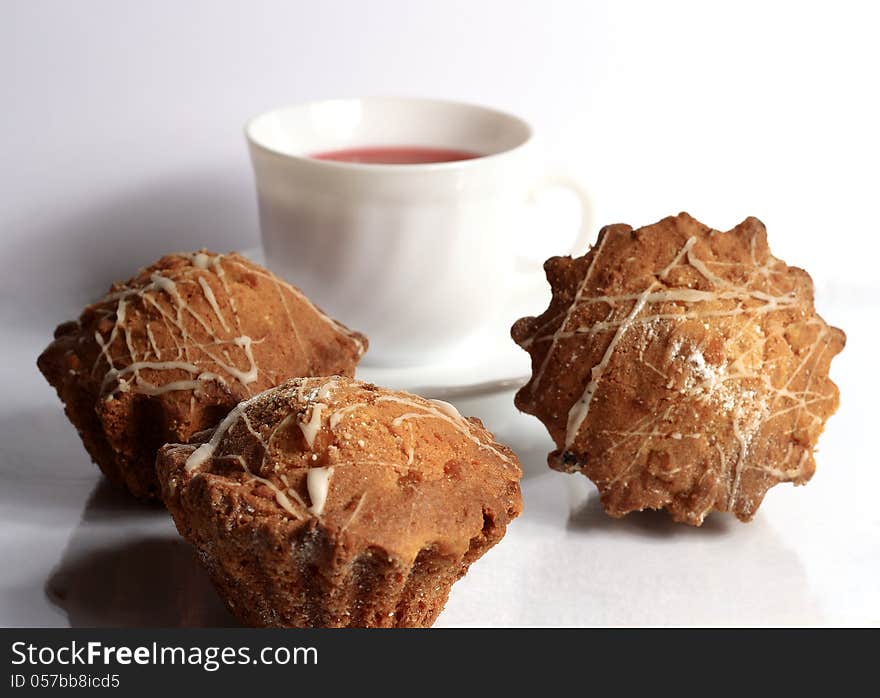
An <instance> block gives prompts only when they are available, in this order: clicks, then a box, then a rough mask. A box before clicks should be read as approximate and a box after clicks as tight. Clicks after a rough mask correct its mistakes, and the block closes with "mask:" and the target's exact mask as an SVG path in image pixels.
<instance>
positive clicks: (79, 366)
mask: <svg viewBox="0 0 880 698" xmlns="http://www.w3.org/2000/svg"><path fill="white" fill-rule="evenodd" d="M366 346H367V341H366V339H365V338H364V337H363V336H362V335H360V334H358V333H356V332H352V331H350V330H348V329H347V328H345V327H343V326H342V325H340V324H339V323H338V322H336V321H335V320H333V319H332V318H329V317H328V316H327V315H325V314H324V313H323V312H321V311H320V310H319V309H318V308H316V307H315V306H314V305H313V304H312V303H311V302H310V301H309V300H308V298H306V297H305V296H304V295H303V294H302V292H300V291H299V289H297V288H295V287H293V286H291V285H290V284H288V283H285V282H284V281H282V280H281V279H279V278H278V277H277V276H275V275H274V274H272V273H271V272H270V271H268V270H267V269H264V268H263V267H261V266H259V265H257V264H254V263H253V262H251V261H249V260H247V259H245V258H244V257H242V256H240V255H237V254H226V255H219V254H212V253H209V252H206V251H200V252H194V253H191V254H174V255H168V256H166V257H162V259H160V260H159V261H157V262H156V263H155V264H153V265H151V266H149V267H147V268H145V269H142V270H141V271H140V272H139V273H138V274H137V276H135V277H133V278H132V279H129V280H128V281H126V282H124V283H116V284H114V285H113V286H112V288H111V289H110V292H109V293H108V294H107V295H106V296H105V297H104V298H102V299H101V300H99V301H98V302H97V303H94V304H92V305H90V306H88V307H87V308H86V309H85V310H84V311H83V312H82V314H81V315H80V317H79V320H77V321H75V322H68V323H65V324H63V325H61V326H59V327H58V329H56V331H55V341H53V342H52V343H51V344H50V345H49V346H48V348H47V349H46V350H45V351H44V352H43V353H42V354H41V355H40V357H39V359H38V361H37V364H38V366H39V368H40V371H42V373H43V375H44V376H45V377H46V380H48V381H49V383H51V384H52V386H53V387H54V388H55V389H56V390H57V391H58V396H59V397H60V398H61V401H62V402H63V403H64V406H65V411H66V413H67V416H68V417H69V418H70V421H71V422H73V424H74V426H75V427H76V429H77V431H78V432H79V434H80V436H81V437H82V440H83V443H84V444H85V447H86V449H87V450H88V452H89V454H90V455H91V457H92V459H93V460H94V461H95V462H96V463H97V464H98V466H99V467H100V468H101V470H102V471H103V472H104V473H105V474H106V475H107V477H108V478H110V479H111V480H112V481H113V482H115V483H118V484H120V485H124V486H125V487H126V488H128V490H129V491H130V492H131V493H132V494H134V495H135V496H136V497H139V498H142V499H151V498H154V497H157V496H158V482H157V480H156V474H155V459H156V450H157V449H158V448H159V446H161V445H162V444H164V443H167V442H179V441H187V440H188V439H189V438H190V436H191V435H192V434H194V433H196V432H198V431H201V430H203V429H206V428H207V427H210V426H213V425H215V424H216V423H217V422H218V421H219V420H220V419H222V418H223V416H224V415H225V414H226V413H227V412H228V411H229V410H231V409H232V408H233V407H234V406H235V405H237V404H238V403H239V402H240V401H241V400H243V399H246V398H248V397H250V396H251V395H255V394H257V393H259V392H261V391H263V390H265V389H266V388H270V387H272V386H275V385H278V384H279V383H282V382H284V381H285V380H287V379H288V378H291V377H293V376H312V375H332V374H341V375H349V376H351V375H354V369H355V366H356V364H357V362H358V360H359V359H360V357H361V355H362V354H363V353H364V351H365V349H366Z"/></svg>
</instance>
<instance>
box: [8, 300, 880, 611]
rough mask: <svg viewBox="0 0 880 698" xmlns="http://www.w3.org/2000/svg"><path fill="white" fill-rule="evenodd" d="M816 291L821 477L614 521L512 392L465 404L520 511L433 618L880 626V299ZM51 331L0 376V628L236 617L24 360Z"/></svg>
mask: <svg viewBox="0 0 880 698" xmlns="http://www.w3.org/2000/svg"><path fill="white" fill-rule="evenodd" d="M820 292H821V293H822V294H823V300H824V301H825V302H824V303H823V304H822V305H823V309H824V311H825V315H826V317H827V318H828V319H829V320H830V321H832V322H833V323H835V324H837V325H839V326H841V327H844V328H845V329H846V330H847V332H848V335H849V337H848V344H847V347H846V349H845V350H844V352H843V354H841V355H840V357H839V358H838V359H836V360H835V363H834V366H833V373H832V375H833V377H834V378H835V380H836V381H837V383H838V384H839V386H840V389H841V394H842V404H841V408H840V411H839V412H838V413H837V414H836V415H835V416H834V417H832V418H831V420H830V422H829V424H828V427H827V430H826V432H825V434H824V435H823V437H822V440H821V442H820V448H819V452H818V470H817V473H816V475H815V477H814V478H813V480H812V481H811V482H810V483H809V484H808V485H807V486H806V487H800V488H797V489H795V488H793V487H791V486H789V485H780V486H777V487H776V488H774V489H772V490H771V491H770V492H769V494H768V495H767V498H766V500H765V502H764V504H763V506H762V507H761V509H760V510H759V512H758V514H757V516H756V517H755V520H754V521H753V522H751V523H749V524H742V523H740V522H738V521H737V520H736V519H735V518H733V517H732V516H730V515H719V514H713V515H711V516H710V517H709V518H708V519H707V521H706V523H705V524H704V525H703V527H702V528H701V529H693V528H690V527H687V526H684V525H681V524H675V523H673V522H671V521H670V520H669V519H668V518H667V516H666V515H665V514H662V513H655V512H648V513H641V514H633V515H630V516H628V517H627V518H625V519H623V520H613V519H610V518H608V517H607V516H606V515H605V514H604V513H603V512H602V510H601V509H600V507H599V504H598V498H597V496H596V494H595V491H594V488H593V486H592V485H591V484H590V483H589V482H588V481H587V479H586V478H584V477H582V476H578V475H566V474H562V473H557V472H554V471H551V470H549V469H548V468H547V467H546V465H545V457H546V453H547V451H548V450H550V448H551V442H550V440H549V438H548V436H547V435H546V432H545V431H544V429H543V427H542V426H541V424H540V423H539V422H538V421H537V420H536V419H534V418H532V417H530V416H527V415H522V414H519V413H518V412H517V411H516V410H515V409H514V407H513V404H512V394H511V393H509V392H506V393H500V394H497V395H494V396H492V397H482V398H468V399H460V400H457V401H456V402H457V406H458V407H459V409H460V410H461V411H462V412H463V413H465V414H475V415H478V416H480V417H481V418H482V419H483V420H484V421H485V423H486V424H487V426H488V427H489V428H490V429H492V430H493V431H494V432H495V434H496V435H497V437H498V438H499V439H500V440H501V441H503V442H506V443H508V444H510V445H511V446H512V447H513V448H514V450H515V451H516V452H517V454H518V455H519V457H520V459H521V460H522V463H523V466H524V473H525V474H524V478H523V482H522V488H523V496H524V500H525V510H524V513H523V514H522V516H521V517H520V518H519V519H517V520H516V521H515V522H514V523H513V524H512V525H511V527H510V529H509V531H508V534H507V536H506V537H505V538H504V539H503V541H502V542H501V543H500V544H499V545H498V546H496V547H495V548H494V549H492V550H491V551H489V553H488V554H487V555H486V556H485V557H484V558H483V559H481V560H480V561H479V562H477V563H476V564H475V565H474V566H473V567H472V568H471V571H470V572H469V573H468V575H467V576H466V577H465V578H464V579H462V580H461V581H460V582H458V583H457V584H456V586H455V587H454V588H453V591H452V595H451V597H450V600H449V603H448V605H447V608H446V610H445V611H444V612H443V614H442V615H441V616H440V619H439V621H438V626H441V627H445V626H474V625H476V626H484V625H489V626H510V625H516V626H521V625H633V624H635V625H642V624H650V625H654V624H662V625H666V624H674V625H691V624H712V625H715V624H735V625H740V624H746V625H751V624H761V625H764V624H785V625H789V624H834V625H836V624H865V623H877V622H880V594H878V583H877V579H878V576H880V508H878V507H877V504H876V496H877V495H876V493H877V492H878V491H880V467H878V457H877V449H876V447H875V445H874V436H875V434H876V431H877V424H876V418H877V408H876V403H875V400H876V395H878V394H880V392H878V391H880V382H878V374H877V371H876V370H875V357H876V347H877V346H878V341H880V334H878V331H877V326H876V323H875V322H872V321H869V320H870V319H874V320H876V318H877V317H878V311H880V305H878V303H877V301H876V299H875V298H873V297H864V296H861V295H859V294H858V293H856V292H855V291H853V290H847V289H845V288H827V289H820ZM9 302H16V301H15V300H14V299H11V300H10V299H4V303H9ZM51 325H52V321H51V320H50V319H49V318H38V317H34V318H33V326H32V327H31V328H29V329H27V330H25V329H20V330H18V331H15V332H11V333H7V334H6V335H5V337H4V362H5V363H6V366H7V367H8V366H10V365H13V366H15V367H16V370H15V373H14V375H13V381H14V382H12V383H10V382H9V380H8V379H7V382H6V383H5V390H6V391H7V395H8V396H15V397H14V399H7V400H5V401H4V402H3V404H2V407H0V560H2V565H0V623H2V624H4V625H13V626H24V625H27V626H31V625H39V626H44V625H45V626H67V625H71V626H82V625H86V626H94V625H97V626H105V625H111V626H116V625H147V626H153V625H163V626H165V625H170V626H177V625H202V624H218V623H220V624H229V623H233V622H234V621H233V620H232V619H231V618H230V617H229V616H228V615H227V613H226V611H225V609H224V608H223V607H222V605H221V604H220V603H219V601H218V600H217V597H216V595H215V594H214V592H213V590H212V589H211V587H210V584H209V583H208V582H207V580H206V578H205V575H204V574H203V573H202V571H201V570H200V568H199V566H198V564H197V562H196V561H195V559H194V557H193V555H192V553H191V552H190V550H189V549H188V546H187V545H186V544H185V543H183V542H182V541H181V540H180V539H179V537H178V536H177V534H176V532H175V531H174V528H173V525H172V524H171V522H170V520H169V517H168V516H167V514H166V513H165V512H164V511H163V510H162V509H161V508H159V507H149V506H144V505H140V504H138V503H136V502H134V501H132V500H131V499H130V498H129V497H128V496H126V495H125V494H122V493H120V492H117V491H115V490H114V489H112V488H111V487H109V486H108V485H107V484H106V483H105V482H104V481H103V480H102V478H101V477H100V476H99V474H98V471H97V469H96V467H95V466H94V465H92V464H91V463H90V462H89V459H88V457H87V456H86V453H85V451H84V450H83V448H82V445H81V443H80V441H79V438H78V436H77V435H76V433H75V431H74V429H73V427H72V426H70V424H68V422H67V420H66V418H65V417H64V415H63V413H62V410H61V406H60V404H59V402H58V400H57V399H56V397H55V395H54V393H53V392H52V391H51V389H50V388H49V387H48V386H47V385H46V384H45V383H44V381H43V379H42V377H41V376H40V375H39V374H38V373H37V370H36V368H35V366H34V358H35V357H36V355H37V353H38V352H39V351H40V350H41V349H42V347H43V345H44V344H45V343H46V342H47V340H48V337H49V332H50V330H51ZM523 356H524V355H523ZM363 375H364V376H365V377H370V376H371V371H370V369H369V368H367V369H364V371H363ZM372 375H374V376H375V375H376V371H375V370H374V371H373V372H372Z"/></svg>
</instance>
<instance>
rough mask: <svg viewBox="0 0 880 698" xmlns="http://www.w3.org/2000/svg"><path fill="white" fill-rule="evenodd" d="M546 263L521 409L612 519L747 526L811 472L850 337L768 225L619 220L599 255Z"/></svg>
mask: <svg viewBox="0 0 880 698" xmlns="http://www.w3.org/2000/svg"><path fill="white" fill-rule="evenodd" d="M545 270H546V272H547V278H548V280H549V282H550V285H551V288H552V291H553V299H552V301H551V303H550V306H549V308H548V309H547V311H546V312H545V313H544V314H542V315H541V316H540V317H537V318H522V319H521V320H519V321H518V322H517V323H516V324H515V325H514V326H513V328H512V336H513V339H514V340H515V341H516V342H517V344H519V345H520V346H521V347H523V348H524V349H526V350H527V351H528V352H529V353H530V354H531V357H532V368H533V373H532V377H531V380H530V381H529V383H528V384H527V385H526V386H525V387H523V388H522V390H520V391H519V392H518V393H517V396H516V404H517V406H518V407H519V409H521V410H522V411H524V412H528V413H529V414H533V415H535V416H537V417H538V418H539V419H540V420H541V421H542V422H544V424H545V425H546V426H547V428H548V430H549V432H550V434H551V436H552V437H553V440H554V441H555V442H556V446H557V450H556V451H554V452H553V453H551V454H550V456H549V458H548V461H549V463H550V465H551V467H554V468H556V469H559V470H564V471H569V472H571V471H580V472H582V473H584V474H585V475H587V476H588V477H589V478H590V479H591V480H593V482H595V483H596V485H597V487H598V488H599V492H600V495H601V498H602V504H603V506H604V508H605V510H606V511H607V512H608V513H609V514H611V515H612V516H623V515H624V514H626V513H628V512H631V511H637V510H640V509H646V508H650V509H659V508H665V509H667V510H669V511H670V513H671V514H672V516H673V518H675V519H676V520H677V521H683V522H686V523H689V524H692V525H697V526H698V525H700V524H701V523H702V521H703V518H704V517H705V516H706V514H708V513H709V512H710V511H712V510H713V509H715V510H718V511H731V512H733V513H735V514H736V515H737V516H738V517H739V518H740V519H742V520H744V521H748V520H749V519H751V518H752V516H754V513H755V511H756V510H757V508H758V506H759V505H760V503H761V500H762V499H763V497H764V495H765V493H766V492H767V490H768V489H769V488H770V487H772V486H773V485H775V484H777V483H779V482H793V483H795V484H803V483H805V482H806V481H807V480H809V479H810V477H811V476H812V474H813V472H814V470H815V462H814V460H813V449H814V447H815V445H816V442H817V440H818V437H819V435H820V433H821V432H822V429H823V428H824V424H825V421H826V420H827V418H828V417H829V416H830V415H831V414H832V413H833V412H834V411H835V410H836V409H837V405H838V391H837V387H836V386H835V385H834V383H833V382H832V381H831V380H830V379H829V378H828V370H829V366H830V362H831V359H832V358H833V357H834V356H835V355H836V354H838V353H839V352H840V351H841V350H842V348H843V346H844V343H845V341H846V338H845V335H844V333H843V332H842V331H841V330H839V329H837V328H834V327H829V326H828V325H827V324H826V323H825V322H824V321H823V320H822V318H820V317H819V316H818V315H817V314H816V312H815V309H814V307H813V284H812V281H811V279H810V277H809V275H808V274H807V273H806V272H805V271H803V270H802V269H797V268H795V267H788V266H786V265H785V263H784V262H782V261H780V260H778V259H776V258H775V257H773V256H772V255H771V254H770V250H769V248H768V246H767V236H766V230H765V228H764V226H763V224H762V223H761V222H760V221H758V220H757V219H755V218H747V219H746V220H745V221H743V222H742V223H741V224H740V225H738V226H736V227H735V228H733V229H732V230H730V231H729V232H726V233H721V232H719V231H716V230H712V229H711V228H708V227H707V226H705V225H703V224H701V223H699V222H698V221H696V220H694V219H693V218H691V217H690V216H688V215H687V214H685V213H682V214H679V215H678V216H675V217H670V218H666V219H664V220H662V221H660V222H659V223H656V224H654V225H650V226H647V227H644V228H640V229H638V230H633V229H632V228H631V227H630V226H626V225H613V226H608V227H606V228H604V229H603V230H602V231H601V233H600V235H599V239H598V241H597V243H596V245H595V246H594V247H593V248H592V249H591V250H590V251H589V253H588V254H586V255H585V256H583V257H580V258H578V259H572V258H570V257H554V258H551V259H549V260H548V261H547V263H546V264H545Z"/></svg>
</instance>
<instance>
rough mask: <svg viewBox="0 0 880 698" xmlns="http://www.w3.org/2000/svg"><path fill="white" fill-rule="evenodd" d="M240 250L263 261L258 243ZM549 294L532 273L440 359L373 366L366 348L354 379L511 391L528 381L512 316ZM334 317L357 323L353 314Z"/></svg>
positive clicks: (396, 385)
mask: <svg viewBox="0 0 880 698" xmlns="http://www.w3.org/2000/svg"><path fill="white" fill-rule="evenodd" d="M241 254H242V255H244V256H245V257H247V258H248V259H251V260H253V261H255V262H257V263H258V264H265V257H264V255H263V250H262V249H261V248H249V249H246V250H242V251H241ZM549 297H550V291H549V287H548V286H547V283H546V282H545V281H544V279H543V275H536V276H535V279H534V283H531V284H529V286H528V287H524V288H521V289H520V290H519V291H518V292H517V293H516V294H513V295H512V296H511V298H510V299H509V301H508V303H507V305H506V307H504V308H502V309H501V310H500V311H499V313H498V316H497V320H496V321H494V322H492V323H491V324H489V325H487V326H486V327H485V328H484V329H482V330H481V331H480V332H479V333H477V334H475V335H473V336H472V337H470V338H469V339H467V340H465V341H464V342H463V343H462V344H461V345H460V346H458V347H456V348H455V349H454V350H452V351H450V352H449V354H448V355H447V356H445V357H444V358H443V359H441V360H439V361H438V360H435V361H433V362H431V363H427V364H424V365H416V366H401V367H397V366H378V365H371V363H370V354H369V352H367V354H366V356H365V357H364V359H363V361H362V362H361V364H360V365H359V366H358V368H357V378H358V379H359V380H362V381H367V382H370V383H375V384H376V385H381V386H382V387H385V388H392V389H394V390H406V391H408V392H411V393H416V394H418V395H422V396H424V397H430V398H438V399H444V400H455V399H456V398H465V397H474V396H477V395H487V394H491V393H496V392H506V391H512V390H516V389H517V388H519V387H520V386H521V385H523V384H524V383H525V382H526V381H527V380H528V376H529V373H530V363H529V356H528V354H526V352H524V351H523V350H522V349H520V348H519V347H518V346H516V344H514V343H513V340H512V339H511V338H510V326H511V325H512V324H513V323H514V321H516V320H517V318H520V317H523V316H524V315H534V314H537V313H540V312H542V311H543V310H544V309H545V308H546V307H547V301H548V299H549ZM340 319H341V320H342V322H345V323H346V324H348V323H350V324H351V326H352V327H357V323H356V322H355V319H354V318H340Z"/></svg>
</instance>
